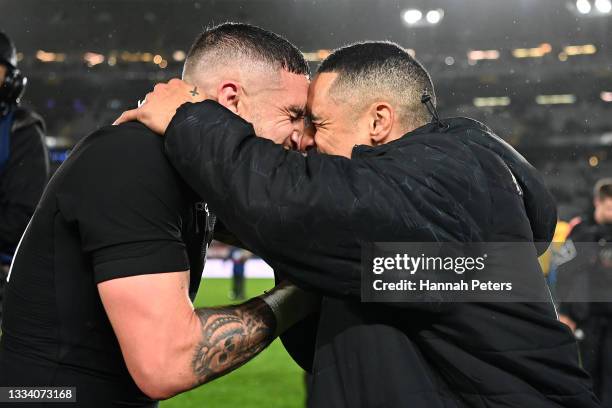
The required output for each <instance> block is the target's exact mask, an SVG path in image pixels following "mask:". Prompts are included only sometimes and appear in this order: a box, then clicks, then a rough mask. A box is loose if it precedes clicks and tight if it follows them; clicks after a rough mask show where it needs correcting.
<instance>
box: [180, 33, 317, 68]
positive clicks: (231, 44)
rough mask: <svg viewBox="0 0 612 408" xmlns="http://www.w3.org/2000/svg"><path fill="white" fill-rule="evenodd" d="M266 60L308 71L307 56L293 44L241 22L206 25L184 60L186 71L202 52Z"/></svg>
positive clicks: (271, 63)
mask: <svg viewBox="0 0 612 408" xmlns="http://www.w3.org/2000/svg"><path fill="white" fill-rule="evenodd" d="M205 55H208V56H210V57H211V58H213V59H214V58H215V55H216V57H217V58H218V57H220V56H223V57H226V58H229V59H234V60H235V59H237V58H239V57H242V58H244V57H246V58H249V59H251V60H253V61H257V62H265V63H269V64H270V65H272V66H274V67H275V68H277V69H285V70H287V71H289V72H291V73H294V74H303V75H310V68H309V66H308V63H307V62H306V59H305V58H304V56H303V55H302V53H301V52H300V50H298V49H297V47H295V46H294V45H293V44H291V43H290V42H289V41H287V40H286V39H285V38H283V37H281V36H280V35H278V34H275V33H273V32H271V31H268V30H264V29H263V28H260V27H256V26H253V25H250V24H244V23H231V22H228V23H223V24H220V25H217V26H214V27H212V28H208V29H206V30H205V31H204V32H202V33H201V34H200V35H198V37H197V38H196V40H195V41H194V43H193V45H192V46H191V49H190V50H189V53H188V54H187V58H186V60H185V71H188V70H190V69H191V68H195V66H197V65H198V63H199V62H200V60H201V59H202V57H203V56H205Z"/></svg>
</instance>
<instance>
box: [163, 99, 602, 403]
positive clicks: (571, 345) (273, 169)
mask: <svg viewBox="0 0 612 408" xmlns="http://www.w3.org/2000/svg"><path fill="white" fill-rule="evenodd" d="M449 123H450V127H449V128H448V129H445V130H440V129H438V128H437V127H435V125H427V126H424V127H422V128H419V129H417V130H415V131H414V132H411V133H409V134H407V135H405V136H404V137H402V138H401V139H399V140H397V141H394V142H391V143H388V144H386V145H384V146H380V147H375V148H371V147H365V146H358V147H355V149H354V150H353V155H352V159H351V160H348V159H346V158H343V157H338V156H329V155H320V154H313V155H309V156H308V157H303V156H302V155H301V154H299V153H298V152H293V151H287V150H285V149H283V148H282V147H280V146H277V145H274V144H273V143H272V142H270V141H268V140H264V139H261V138H257V137H255V136H254V130H253V128H252V126H251V125H250V124H248V123H247V122H245V121H243V120H242V119H240V118H239V117H237V116H235V115H234V114H232V113H231V112H230V111H229V110H226V109H225V108H223V107H221V106H220V105H218V104H216V103H214V102H211V101H206V102H203V103H199V104H193V105H191V104H188V105H185V106H183V107H181V108H180V109H179V110H178V112H177V114H176V116H175V117H174V119H173V121H172V123H171V124H170V127H169V128H168V130H167V132H166V138H167V139H166V149H167V153H168V155H169V157H170V159H171V161H172V162H173V164H174V165H175V166H176V168H177V169H178V171H179V172H180V173H181V175H182V176H183V177H184V178H185V179H186V180H187V182H189V183H190V184H191V186H192V187H193V188H194V189H195V190H196V191H197V192H198V193H200V194H201V195H202V196H203V197H205V198H206V200H207V201H208V203H209V206H210V207H211V208H212V209H213V210H214V211H215V212H216V213H217V215H218V217H219V218H220V219H221V220H222V221H223V222H224V223H225V225H226V226H227V228H228V229H229V230H230V231H231V232H232V233H234V234H235V235H236V236H237V237H238V238H239V239H241V240H242V241H243V242H244V243H245V244H246V245H247V246H249V247H250V248H251V249H252V250H254V251H255V252H256V253H258V254H259V255H261V256H262V257H263V258H264V259H265V260H266V261H267V262H268V263H270V264H271V265H272V267H273V268H274V269H275V270H276V271H280V272H282V273H283V274H285V275H286V276H287V277H288V278H289V279H290V280H292V281H293V282H295V283H297V284H298V285H300V286H302V287H305V288H310V289H314V290H317V291H319V292H322V293H324V294H325V295H326V297H324V299H323V302H322V306H321V312H320V320H319V322H318V332H317V338H316V351H315V356H314V363H313V368H312V371H313V375H314V384H313V391H312V393H313V394H312V399H311V405H312V406H315V407H326V408H327V407H350V408H359V407H390V408H398V407H468V406H469V407H596V406H598V403H597V401H596V399H595V398H594V396H593V394H592V391H591V384H590V379H589V377H588V375H587V374H586V373H585V372H584V371H582V370H581V369H580V368H579V366H578V359H577V351H576V343H575V341H574V339H573V337H572V335H571V333H570V332H569V330H568V329H567V328H566V327H565V326H564V325H562V324H561V323H559V322H558V321H557V319H556V316H555V311H554V307H553V305H552V303H550V302H549V303H537V304H535V303H534V304H524V303H522V304H517V303H503V304H502V303H499V304H497V303H496V304H490V303H458V304H456V305H452V307H451V308H444V309H443V311H442V312H435V310H433V309H432V310H421V309H417V308H411V307H410V306H409V305H408V306H406V305H407V304H403V305H404V307H401V308H398V307H394V306H391V305H386V304H365V303H361V302H360V301H359V296H360V267H361V265H360V258H361V246H362V244H363V243H366V242H375V241H397V242H402V241H405V242H410V241H414V242H427V241H454V242H457V241H458V242H467V241H474V242H488V241H491V242H504V241H527V242H529V241H537V242H540V243H542V245H541V248H540V251H541V250H543V249H544V248H545V247H546V246H547V245H548V242H549V241H550V239H551V237H552V233H553V229H554V225H555V222H556V211H555V206H554V202H553V200H552V198H551V196H550V194H549V193H548V191H547V190H546V188H545V187H544V184H543V182H542V179H541V178H540V177H539V175H538V174H537V172H536V171H535V170H534V169H533V168H532V167H531V166H530V165H529V164H528V163H527V162H526V161H525V160H524V159H523V158H522V157H521V156H520V155H519V154H518V153H517V152H515V151H514V150H513V149H512V148H511V147H510V146H509V145H507V144H505V143H504V142H503V141H501V140H500V139H499V138H497V137H496V136H494V135H492V134H491V132H490V131H489V130H488V129H487V128H486V127H484V126H483V125H481V124H479V123H478V122H475V121H472V120H469V119H452V120H449ZM511 172H512V173H511ZM512 174H514V176H515V177H516V179H517V181H518V183H519V184H520V187H521V189H522V191H523V194H522V195H521V194H519V192H518V191H517V187H516V184H515V183H514V182H513V181H512V180H513V177H512ZM542 282H543V281H542ZM542 290H546V288H545V287H542ZM303 338H304V339H305V340H307V339H308V337H307V336H306V335H304V337H303ZM300 357H302V358H303V357H304V355H303V354H302V355H301V356H300ZM303 363H304V362H303ZM305 365H309V364H308V362H306V364H305Z"/></svg>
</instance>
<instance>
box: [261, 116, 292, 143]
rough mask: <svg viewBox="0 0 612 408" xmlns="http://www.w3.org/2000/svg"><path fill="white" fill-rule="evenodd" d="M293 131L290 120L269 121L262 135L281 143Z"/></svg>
mask: <svg viewBox="0 0 612 408" xmlns="http://www.w3.org/2000/svg"><path fill="white" fill-rule="evenodd" d="M292 133H293V126H291V122H286V121H285V122H277V123H271V124H270V125H269V126H267V129H266V132H265V133H264V136H265V137H266V138H267V139H270V140H272V141H273V142H274V143H276V144H283V143H285V141H286V140H287V139H289V138H290V137H291V134H292Z"/></svg>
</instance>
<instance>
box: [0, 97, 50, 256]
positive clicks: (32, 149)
mask: <svg viewBox="0 0 612 408" xmlns="http://www.w3.org/2000/svg"><path fill="white" fill-rule="evenodd" d="M9 143H10V144H9V158H8V161H7V162H6V163H5V164H4V166H3V168H2V170H0V253H5V254H12V252H13V251H14V249H15V247H16V246H17V244H18V242H19V239H20V238H21V235H22V234H23V231H24V230H25V228H26V226H27V225H28V222H29V220H30V217H31V216H32V214H33V213H34V210H35V209H36V204H38V200H39V199H40V196H41V194H42V192H43V190H44V188H45V186H46V184H47V181H48V179H49V155H48V152H47V146H46V144H45V126H44V122H43V120H42V118H41V117H40V116H38V115H36V114H35V113H33V112H31V111H29V110H27V109H24V108H17V110H16V112H15V116H14V121H13V126H12V131H11V135H10V139H9Z"/></svg>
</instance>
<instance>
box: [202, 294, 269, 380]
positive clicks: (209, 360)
mask: <svg viewBox="0 0 612 408" xmlns="http://www.w3.org/2000/svg"><path fill="white" fill-rule="evenodd" d="M196 314H197V316H198V318H199V319H200V322H201V323H202V340H201V341H200V343H199V344H198V345H197V346H196V348H195V351H194V355H193V359H192V362H191V367H192V369H193V373H194V375H195V377H196V378H197V384H196V385H199V384H202V383H205V382H208V381H210V380H213V379H215V378H217V377H219V376H221V375H223V374H225V373H227V372H229V371H231V370H233V369H235V368H237V367H240V366H241V365H242V364H244V363H246V362H247V361H249V360H250V359H251V358H253V357H254V356H255V355H257V354H258V353H259V352H260V351H262V350H263V349H264V348H266V347H267V346H268V344H270V342H272V340H273V335H274V330H275V325H276V322H275V318H274V314H273V313H272V310H270V307H269V306H268V305H267V304H266V303H265V302H264V301H263V300H261V299H252V300H250V301H248V302H246V303H243V304H241V305H238V306H227V307H222V308H205V309H197V310H196Z"/></svg>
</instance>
